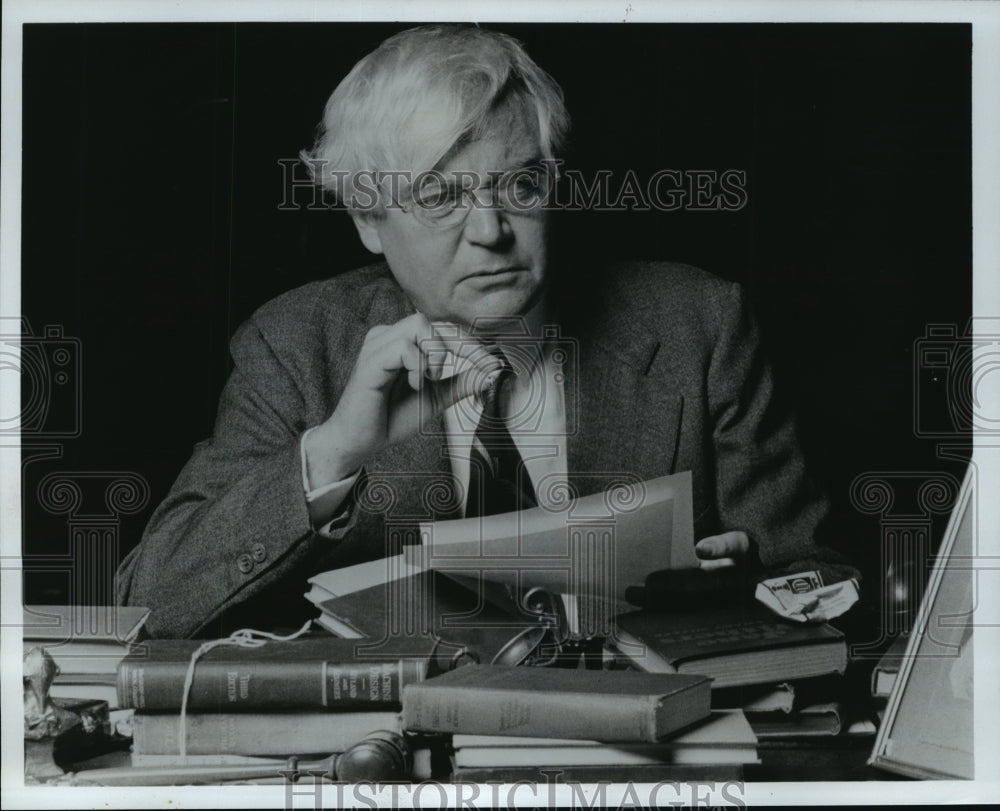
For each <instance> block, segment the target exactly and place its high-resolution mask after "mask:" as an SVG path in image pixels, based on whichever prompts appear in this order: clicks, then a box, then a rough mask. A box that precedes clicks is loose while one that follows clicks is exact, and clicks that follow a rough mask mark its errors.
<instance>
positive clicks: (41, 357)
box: [0, 317, 81, 440]
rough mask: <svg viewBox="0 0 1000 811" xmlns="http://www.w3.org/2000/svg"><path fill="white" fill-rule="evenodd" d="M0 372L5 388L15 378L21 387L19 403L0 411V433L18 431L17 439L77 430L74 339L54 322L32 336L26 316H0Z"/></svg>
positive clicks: (77, 365)
mask: <svg viewBox="0 0 1000 811" xmlns="http://www.w3.org/2000/svg"><path fill="white" fill-rule="evenodd" d="M0 372H3V379H4V382H5V387H6V384H7V382H10V383H11V384H13V382H14V379H15V377H16V378H19V380H20V386H21V402H20V405H19V408H17V410H16V411H15V412H14V413H6V414H0V434H14V435H16V434H20V436H21V438H22V440H53V439H70V438H73V437H78V436H79V435H80V431H81V397H80V391H81V389H80V384H81V374H80V373H81V347H80V339H79V338H71V337H67V336H66V335H64V334H63V328H62V327H61V326H59V325H54V324H49V325H46V327H45V328H44V329H43V331H42V333H41V334H40V335H35V334H34V333H33V332H32V329H31V325H30V324H29V322H28V319H26V318H9V317H3V318H0ZM11 388H13V385H12V386H11Z"/></svg>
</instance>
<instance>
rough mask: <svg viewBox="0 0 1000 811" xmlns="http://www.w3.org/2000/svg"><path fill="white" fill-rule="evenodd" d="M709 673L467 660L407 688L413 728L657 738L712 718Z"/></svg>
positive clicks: (408, 721) (406, 719)
mask: <svg viewBox="0 0 1000 811" xmlns="http://www.w3.org/2000/svg"><path fill="white" fill-rule="evenodd" d="M710 703H711V689H710V684H709V681H708V679H706V678H704V677H702V676H680V675H665V674H661V673H638V672H636V671H634V670H632V671H629V670H619V671H607V670H571V669H563V668H544V667H491V666H489V665H467V666H466V667H460V668H458V669H457V670H453V671H451V672H450V673H445V674H444V675H442V676H437V677H435V678H432V679H428V680H427V681H424V682H421V683H419V684H408V685H407V686H406V687H405V688H404V690H403V726H404V728H405V729H406V730H408V731H413V732H448V733H464V734H468V735H503V736H510V737H524V736H528V737H542V738H566V739H573V740H593V741H608V742H614V741H623V742H634V743H642V742H652V741H658V740H659V739H660V738H663V737H664V736H665V735H669V734H670V733H672V732H676V731H677V730H679V729H682V728H683V727H686V726H689V725H691V724H693V723H695V722H696V721H700V720H702V719H703V718H706V717H708V715H709V714H710V712H711V710H710V707H709V704H710Z"/></svg>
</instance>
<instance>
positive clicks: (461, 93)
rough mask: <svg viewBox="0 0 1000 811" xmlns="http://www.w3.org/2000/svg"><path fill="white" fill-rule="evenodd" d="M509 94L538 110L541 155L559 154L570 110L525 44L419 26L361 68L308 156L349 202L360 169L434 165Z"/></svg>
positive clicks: (321, 179)
mask: <svg viewBox="0 0 1000 811" xmlns="http://www.w3.org/2000/svg"><path fill="white" fill-rule="evenodd" d="M508 98H514V99H516V100H519V101H521V102H522V103H523V104H524V105H525V106H526V107H527V108H528V109H531V108H533V109H534V112H535V114H536V115H537V120H538V133H539V138H540V141H541V147H542V150H543V155H542V157H544V158H554V157H555V156H556V155H557V154H558V153H559V152H560V151H561V150H562V147H563V145H564V143H565V139H566V136H567V134H568V132H569V114H568V113H567V111H566V107H565V104H564V103H563V94H562V90H561V88H560V87H559V85H558V84H557V83H556V81H555V80H554V79H553V78H552V77H551V76H549V75H548V73H546V72H545V71H544V70H542V69H541V68H540V67H538V65H536V64H535V62H534V61H533V60H532V59H531V57H529V56H528V54H527V53H526V52H525V50H524V48H523V46H522V45H521V43H519V42H518V41H517V40H515V39H514V38H513V37H510V36H508V35H506V34H501V33H498V32H496V31H487V30H484V29H482V28H478V27H475V26H469V25H448V26H438V25H433V26H422V27H420V28H413V29H410V30H408V31H403V32H401V33H399V34H396V35H394V36H392V37H390V38H389V39H387V40H385V42H383V43H382V44H381V45H379V47H378V48H376V49H375V50H374V51H372V52H371V53H370V54H368V55H367V56H365V57H364V58H363V59H362V60H361V61H360V62H358V63H357V64H356V65H355V66H354V68H353V69H352V70H351V72H350V73H349V74H348V75H347V76H346V77H345V78H344V80H343V81H342V82H341V83H340V84H339V85H338V86H337V89H336V90H334V91H333V93H332V94H331V96H330V98H329V100H328V101H327V103H326V108H325V110H324V112H323V120H322V122H321V123H320V125H319V127H318V130H317V137H316V142H315V144H314V145H313V147H312V149H311V150H303V151H302V152H301V154H300V158H301V159H302V160H303V162H305V165H306V167H307V168H308V170H309V172H310V175H311V177H312V180H313V182H314V183H316V184H317V185H319V186H320V187H321V188H323V189H324V191H327V192H331V193H332V194H334V195H335V196H336V198H337V199H338V201H339V202H340V203H342V204H344V205H346V206H347V207H348V208H350V207H351V206H352V198H353V196H354V195H353V194H352V192H354V191H356V190H357V189H358V175H359V173H367V172H394V171H414V172H419V171H423V170H428V169H432V168H434V166H435V165H436V164H437V163H438V162H439V161H440V160H441V159H442V158H443V157H444V156H445V155H446V154H447V153H448V152H449V151H450V150H452V149H453V148H454V147H455V146H456V145H458V144H460V143H462V142H465V141H467V140H472V139H475V138H476V137H478V136H480V135H482V133H483V131H484V128H485V127H486V126H488V123H489V117H490V115H491V113H492V112H493V111H494V110H496V109H497V107H498V106H499V105H500V104H501V103H502V102H503V101H505V100H506V99H508ZM370 185H371V184H370V180H369V186H370ZM379 211H380V209H376V212H375V213H379Z"/></svg>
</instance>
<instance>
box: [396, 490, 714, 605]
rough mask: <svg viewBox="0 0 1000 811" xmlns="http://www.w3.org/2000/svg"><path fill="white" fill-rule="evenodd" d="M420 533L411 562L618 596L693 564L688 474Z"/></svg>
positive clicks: (426, 527)
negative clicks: (663, 572)
mask: <svg viewBox="0 0 1000 811" xmlns="http://www.w3.org/2000/svg"><path fill="white" fill-rule="evenodd" d="M420 535H421V543H422V546H420V547H409V548H408V549H407V559H408V560H409V561H410V562H411V563H415V564H420V565H423V566H426V567H429V568H433V569H440V570H443V571H449V570H450V571H455V572H461V573H462V574H469V573H472V572H477V571H478V572H481V573H482V576H483V578H484V579H487V580H493V581H497V582H502V583H509V584H511V585H515V586H520V587H531V586H541V587H544V588H548V589H550V590H553V591H558V592H560V593H569V594H588V595H595V596H599V597H608V598H613V599H618V600H621V599H624V594H625V589H626V588H627V587H628V586H632V585H642V584H643V583H644V582H645V579H646V575H647V574H649V573H650V572H652V571H656V570H658V569H680V568H690V567H694V566H697V565H698V559H697V558H696V557H695V554H694V523H693V519H692V507H691V474H690V472H689V471H685V472H683V473H677V474H675V475H673V476H662V477H660V478H657V479H651V480H649V481H646V482H624V481H623V482H622V483H621V484H616V485H612V486H611V487H609V488H608V489H607V490H605V491H604V492H600V493H595V494H593V495H589V496H584V497H583V498H578V499H573V500H568V501H567V502H566V504H565V505H563V506H562V507H561V508H559V509H554V508H549V507H536V508H534V509H531V510H524V511H521V512H513V513H503V514H501V515H491V516H487V517H485V518H465V519H460V520H456V521H437V522H426V523H423V524H421V525H420Z"/></svg>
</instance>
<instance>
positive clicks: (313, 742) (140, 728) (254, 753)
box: [117, 633, 432, 766]
mask: <svg viewBox="0 0 1000 811" xmlns="http://www.w3.org/2000/svg"><path fill="white" fill-rule="evenodd" d="M201 644H202V642H201V641H199V640H152V641H149V642H147V643H146V644H145V645H144V646H143V648H144V650H142V651H138V650H137V651H135V652H134V653H132V654H130V655H129V656H127V657H126V658H125V659H123V660H122V662H121V664H120V666H119V668H118V681H117V689H118V703H119V704H120V705H121V706H123V707H130V708H132V709H133V710H134V711H135V712H134V716H133V732H134V734H133V764H134V765H143V766H185V765H188V766H194V765H235V764H243V763H253V762H257V761H256V760H255V759H265V760H266V759H281V758H287V757H289V756H292V755H296V756H315V757H316V758H317V759H319V758H323V757H327V756H329V755H331V754H335V753H340V752H344V751H346V750H347V749H349V748H350V747H352V746H354V745H355V744H357V743H359V742H361V741H362V740H363V739H365V738H366V737H367V736H369V735H370V734H371V733H373V732H376V731H381V730H387V731H390V732H396V733H401V732H402V726H401V723H400V717H399V712H400V709H401V698H402V691H403V689H404V688H405V687H406V686H407V685H410V684H414V683H417V682H420V681H421V680H423V679H424V678H426V677H427V674H428V668H429V665H430V660H431V644H432V643H431V641H430V640H426V639H419V638H411V639H410V640H409V642H408V643H407V641H406V640H403V639H401V640H397V641H396V644H395V645H394V646H393V647H392V649H391V651H390V650H389V649H386V648H383V649H381V650H378V651H371V650H370V649H369V650H366V648H365V645H364V644H363V643H360V642H359V641H357V640H348V639H337V638H334V637H332V636H330V635H328V634H325V633H322V634H316V635H311V636H306V637H303V638H300V639H295V640H290V641H274V642H268V643H266V644H265V645H263V646H262V647H257V648H246V647H237V646H229V645H223V646H219V647H215V648H212V649H210V650H208V651H207V652H205V653H204V654H203V655H201V656H200V657H199V658H198V660H197V662H196V664H195V666H194V675H193V679H192V682H191V686H190V690H189V693H188V701H187V712H186V714H185V726H186V729H185V730H184V737H183V749H182V740H181V733H182V730H181V715H180V710H181V705H182V701H183V698H184V684H185V678H186V676H187V673H188V669H189V667H190V664H191V657H192V655H193V654H194V653H195V651H196V650H197V649H198V648H199V646H200V645H201ZM370 647H371V646H369V648H370ZM182 752H183V754H182Z"/></svg>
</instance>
